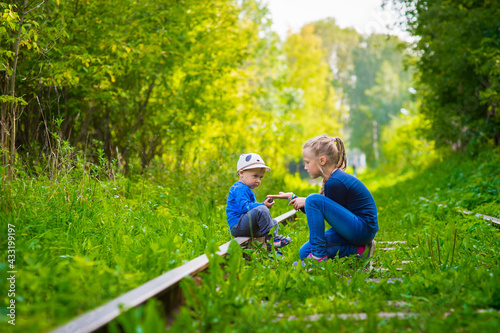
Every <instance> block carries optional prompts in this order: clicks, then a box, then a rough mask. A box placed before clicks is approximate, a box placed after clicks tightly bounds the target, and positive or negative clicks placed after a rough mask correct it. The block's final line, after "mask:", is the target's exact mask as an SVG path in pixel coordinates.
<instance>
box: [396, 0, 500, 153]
mask: <svg viewBox="0 0 500 333" xmlns="http://www.w3.org/2000/svg"><path fill="white" fill-rule="evenodd" d="M394 2H395V3H397V4H399V5H400V6H401V7H402V8H403V9H404V10H405V13H406V19H407V26H408V30H409V31H410V32H411V34H412V35H413V36H416V37H418V40H417V41H416V43H415V44H414V50H415V52H416V54H418V55H419V58H418V60H417V62H416V67H417V69H418V81H419V83H420V85H419V88H418V91H419V97H420V98H421V100H422V102H421V103H422V106H421V112H422V114H424V115H425V116H426V117H427V118H428V119H429V120H430V122H431V126H430V129H429V131H428V133H427V134H428V137H430V138H432V139H434V140H436V143H437V144H439V145H441V146H442V145H448V146H452V147H453V148H456V149H459V148H463V147H465V146H466V145H467V144H469V143H475V144H476V145H479V144H481V143H484V142H487V141H494V142H495V143H496V145H498V143H499V141H500V115H499V113H498V111H497V107H498V102H499V94H498V92H499V91H500V86H499V78H500V48H499V46H500V23H499V20H498V17H499V16H500V6H499V4H498V2H497V1H472V0H460V1H448V0H438V1H431V2H429V1H420V0H399V1H394Z"/></svg>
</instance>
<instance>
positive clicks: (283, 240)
mask: <svg viewBox="0 0 500 333" xmlns="http://www.w3.org/2000/svg"><path fill="white" fill-rule="evenodd" d="M291 242H292V239H291V238H290V237H286V236H281V235H278V236H276V237H274V248H275V249H279V248H282V247H284V246H287V245H288V244H290V243H291Z"/></svg>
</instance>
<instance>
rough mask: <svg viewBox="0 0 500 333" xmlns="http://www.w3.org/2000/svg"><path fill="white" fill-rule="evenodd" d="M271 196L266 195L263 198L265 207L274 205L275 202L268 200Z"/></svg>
mask: <svg viewBox="0 0 500 333" xmlns="http://www.w3.org/2000/svg"><path fill="white" fill-rule="evenodd" d="M270 200H271V198H269V197H267V198H266V200H264V205H266V207H267V208H269V209H270V208H271V207H272V206H274V204H275V203H276V202H275V201H273V202H270Z"/></svg>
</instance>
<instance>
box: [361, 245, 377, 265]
mask: <svg viewBox="0 0 500 333" xmlns="http://www.w3.org/2000/svg"><path fill="white" fill-rule="evenodd" d="M376 246H377V242H375V241H374V240H372V241H371V242H370V243H368V244H367V245H366V249H365V252H363V253H361V254H360V255H358V258H359V259H361V260H363V259H368V258H371V259H370V266H372V265H373V254H374V253H375V247H376Z"/></svg>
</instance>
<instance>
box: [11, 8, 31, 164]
mask: <svg viewBox="0 0 500 333" xmlns="http://www.w3.org/2000/svg"><path fill="white" fill-rule="evenodd" d="M27 4H28V0H24V4H23V10H22V11H21V13H20V19H19V29H18V31H17V39H16V44H15V45H14V59H12V62H13V64H12V75H11V77H10V91H9V95H10V96H12V97H15V96H16V71H17V60H18V58H19V44H20V43H21V30H22V27H23V24H24V15H25V14H26V6H27ZM16 110H17V102H14V101H12V102H11V104H10V115H9V118H10V149H9V154H10V168H9V169H10V174H13V173H14V165H15V163H16V117H17V113H16Z"/></svg>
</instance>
